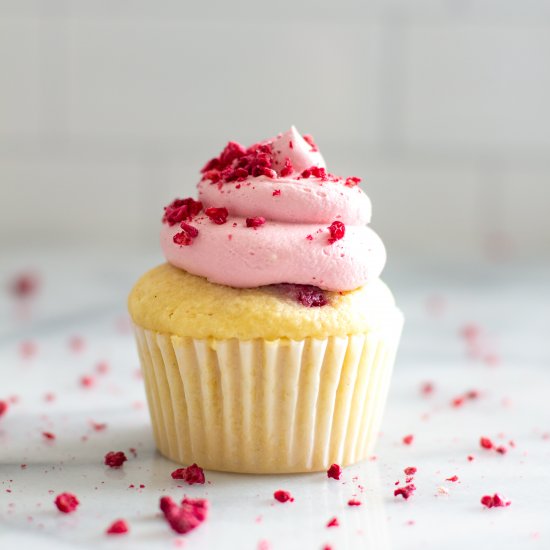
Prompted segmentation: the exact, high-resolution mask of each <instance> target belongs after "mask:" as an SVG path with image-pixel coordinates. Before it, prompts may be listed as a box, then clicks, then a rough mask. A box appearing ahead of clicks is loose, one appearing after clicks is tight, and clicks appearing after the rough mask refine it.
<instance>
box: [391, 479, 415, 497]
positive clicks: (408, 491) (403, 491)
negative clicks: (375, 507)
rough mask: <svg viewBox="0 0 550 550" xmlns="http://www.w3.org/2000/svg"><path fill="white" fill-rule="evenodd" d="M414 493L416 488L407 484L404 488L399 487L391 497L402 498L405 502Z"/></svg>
mask: <svg viewBox="0 0 550 550" xmlns="http://www.w3.org/2000/svg"><path fill="white" fill-rule="evenodd" d="M415 491H416V487H415V486H414V485H413V484H412V483H409V484H408V485H405V486H404V487H399V488H398V489H396V490H395V491H394V492H393V496H395V497H397V496H402V497H403V498H404V499H405V500H407V499H408V498H410V497H411V496H412V495H413V493H414V492H415Z"/></svg>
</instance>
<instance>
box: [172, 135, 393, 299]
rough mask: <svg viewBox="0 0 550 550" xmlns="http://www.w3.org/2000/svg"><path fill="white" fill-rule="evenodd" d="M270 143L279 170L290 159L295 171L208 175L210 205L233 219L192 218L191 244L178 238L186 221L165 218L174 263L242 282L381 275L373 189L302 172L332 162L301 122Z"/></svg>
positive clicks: (347, 285)
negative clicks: (253, 222) (334, 233)
mask: <svg viewBox="0 0 550 550" xmlns="http://www.w3.org/2000/svg"><path fill="white" fill-rule="evenodd" d="M262 143H263V144H270V145H271V150H272V155H273V157H272V165H271V167H272V168H273V169H274V170H275V171H276V172H277V173H279V172H280V171H281V170H282V169H283V167H284V165H285V161H286V160H287V159H289V160H290V162H291V164H292V167H293V169H294V170H293V172H292V173H291V174H290V175H285V177H280V176H279V177H274V178H270V177H267V176H265V175H260V176H257V177H251V176H249V177H248V178H241V179H240V180H238V181H231V182H221V181H219V182H216V183H213V182H212V181H210V180H209V179H203V180H202V181H201V182H200V183H199V186H198V188H199V200H200V201H201V202H202V204H203V207H204V209H207V208H209V207H215V208H221V207H225V208H227V210H228V212H229V217H228V218H227V222H226V223H224V224H222V225H217V224H215V223H214V222H212V221H211V220H210V219H209V218H208V217H207V216H206V215H205V214H204V210H203V211H202V212H201V213H200V214H198V215H197V216H196V217H194V218H193V219H192V220H191V221H188V222H187V223H189V224H190V225H192V226H193V227H195V228H196V229H198V235H197V236H195V237H194V238H193V239H192V243H191V244H190V245H189V246H180V245H178V244H176V243H175V242H174V235H175V234H177V233H179V232H181V231H182V229H181V228H180V225H179V223H178V224H175V225H173V226H169V225H168V224H164V225H163V228H162V232H161V246H162V250H163V252H164V255H165V257H166V259H167V260H168V262H170V263H171V264H172V265H174V266H176V267H179V268H182V269H185V270H186V271H189V272H190V273H193V274H195V275H201V276H203V277H206V278H207V279H208V280H209V281H212V282H214V283H218V284H224V285H229V286H233V287H237V288H250V287H257V286H262V285H269V284H277V283H295V284H310V285H315V286H318V287H320V288H322V289H325V290H332V291H345V290H353V289H355V288H358V287H359V286H362V285H363V284H365V283H366V282H367V281H368V280H369V279H373V278H376V277H378V276H379V275H380V273H381V271H382V269H383V267H384V264H385V261H386V252H385V248H384V245H383V243H382V241H381V240H380V238H379V237H378V236H377V235H376V233H375V232H374V231H373V230H372V229H370V228H369V227H367V224H368V223H369V221H370V218H371V203H370V201H369V199H368V197H367V196H366V195H365V193H364V192H363V191H362V190H361V189H360V188H359V187H358V186H347V185H345V181H346V180H344V179H342V178H335V177H333V176H329V177H328V178H327V177H325V178H322V177H321V178H319V177H309V178H303V177H301V176H300V174H301V173H302V172H303V171H304V170H307V169H309V168H311V167H312V166H317V167H320V168H324V166H325V164H324V160H323V158H322V156H321V154H320V153H319V152H318V151H317V150H316V148H315V147H312V145H311V144H310V143H308V142H307V141H305V140H304V139H303V138H302V137H301V136H300V134H298V132H297V131H296V129H295V128H291V130H289V131H288V132H285V133H283V134H279V135H278V136H277V137H276V138H274V139H273V140H268V141H265V142H262ZM258 216H261V217H263V218H265V220H266V221H265V224H263V225H261V226H259V227H256V228H252V227H247V224H246V218H252V217H258ZM334 221H338V222H342V223H343V224H344V225H345V235H344V237H343V238H342V239H340V240H336V241H333V240H331V238H330V237H331V235H330V231H329V229H328V227H329V226H330V225H331V224H332V222H334Z"/></svg>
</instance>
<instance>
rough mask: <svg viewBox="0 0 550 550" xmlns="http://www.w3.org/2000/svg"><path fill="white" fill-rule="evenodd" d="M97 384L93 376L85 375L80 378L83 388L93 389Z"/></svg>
mask: <svg viewBox="0 0 550 550" xmlns="http://www.w3.org/2000/svg"><path fill="white" fill-rule="evenodd" d="M94 384H95V379H94V377H93V376H88V375H84V376H81V377H80V385H81V386H82V387H83V388H91V387H92V386H93V385H94Z"/></svg>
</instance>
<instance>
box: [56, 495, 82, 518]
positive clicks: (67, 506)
mask: <svg viewBox="0 0 550 550" xmlns="http://www.w3.org/2000/svg"><path fill="white" fill-rule="evenodd" d="M54 503H55V505H56V506H57V509H58V510H59V511H60V512H63V513H64V514H70V513H71V512H74V511H75V510H76V508H77V506H78V505H79V504H80V502H79V501H78V499H77V498H76V496H75V495H73V494H72V493H61V494H59V495H57V496H56V497H55V500H54Z"/></svg>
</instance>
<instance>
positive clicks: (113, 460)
mask: <svg viewBox="0 0 550 550" xmlns="http://www.w3.org/2000/svg"><path fill="white" fill-rule="evenodd" d="M127 460H128V459H127V458H126V455H125V454H124V453H123V452H122V451H116V452H115V451H110V452H108V453H107V454H106V455H105V460H104V463H105V465H106V466H109V468H120V467H121V466H122V465H123V464H124V463H125V462H126V461H127Z"/></svg>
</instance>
